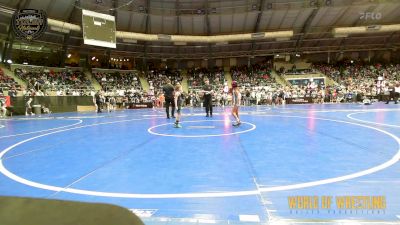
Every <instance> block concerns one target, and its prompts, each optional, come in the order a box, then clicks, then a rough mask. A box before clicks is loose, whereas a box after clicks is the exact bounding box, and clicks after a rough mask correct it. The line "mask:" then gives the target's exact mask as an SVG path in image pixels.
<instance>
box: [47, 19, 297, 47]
mask: <svg viewBox="0 0 400 225" xmlns="http://www.w3.org/2000/svg"><path fill="white" fill-rule="evenodd" d="M48 24H49V26H54V27H59V28H62V29H65V30H71V31H77V32H81V31H82V28H81V26H79V25H75V24H71V23H67V22H64V21H59V20H54V19H48ZM115 33H116V37H117V38H120V39H123V40H124V42H126V40H136V41H137V40H140V41H160V40H161V41H169V42H186V43H218V42H231V41H249V40H253V39H254V38H253V36H254V34H256V36H257V37H259V38H260V39H263V38H264V39H278V40H281V39H284V40H287V39H289V38H291V37H293V30H287V31H272V32H259V33H246V34H228V35H211V36H200V35H198V36H196V35H165V34H144V33H135V32H126V31H116V32H115Z"/></svg>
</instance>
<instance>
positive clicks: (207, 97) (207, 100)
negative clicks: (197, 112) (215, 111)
mask: <svg viewBox="0 0 400 225" xmlns="http://www.w3.org/2000/svg"><path fill="white" fill-rule="evenodd" d="M204 82H205V85H204V86H203V93H204V107H206V114H207V115H206V117H209V116H211V117H212V94H213V90H212V86H211V85H210V81H209V80H208V79H205V80H204Z"/></svg>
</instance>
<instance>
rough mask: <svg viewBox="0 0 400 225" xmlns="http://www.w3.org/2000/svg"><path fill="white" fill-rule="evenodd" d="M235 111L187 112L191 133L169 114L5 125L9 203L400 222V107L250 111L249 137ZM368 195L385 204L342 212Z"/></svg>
mask: <svg viewBox="0 0 400 225" xmlns="http://www.w3.org/2000/svg"><path fill="white" fill-rule="evenodd" d="M229 110H230V108H226V109H223V108H216V109H215V112H214V117H212V118H206V117H205V116H204V112H203V109H201V108H195V109H190V108H189V109H184V110H183V112H184V118H183V123H182V125H183V128H181V129H176V128H173V126H172V123H173V120H167V119H166V118H165V112H164V111H163V110H161V109H145V110H125V111H117V112H112V113H101V114H95V113H66V114H52V115H50V116H47V115H45V116H42V117H38V116H32V117H14V118H12V119H7V120H1V121H0V149H1V153H0V157H1V161H0V172H1V174H0V195H7V196H30V197H40V198H50V199H65V200H78V201H87V202H105V203H112V204H117V205H121V206H124V207H126V208H129V209H131V210H132V211H134V212H136V213H137V214H139V215H140V216H141V217H142V218H143V220H144V221H145V223H146V224H203V223H204V224H206V223H212V224H257V223H263V224H266V223H268V222H269V223H270V224H297V223H301V224H306V223H309V224H319V223H323V224H329V223H332V224H343V223H346V222H349V221H350V222H351V223H352V224H363V223H366V224H399V223H400V198H399V196H400V188H399V186H400V163H399V159H400V151H399V145H400V138H399V136H400V105H394V104H393V103H392V104H390V105H385V104H383V103H377V104H374V105H371V106H364V105H360V104H324V105H286V106H279V107H267V106H259V107H243V108H241V112H242V116H241V117H242V120H243V124H242V125H241V126H240V127H237V128H236V127H232V126H231V122H232V121H230V119H231V118H230V116H229ZM294 196H300V197H299V198H296V199H312V201H310V202H313V201H314V200H315V199H316V202H317V205H316V206H315V205H312V204H310V202H308V203H307V202H306V203H305V204H300V205H296V204H294V203H293V198H291V197H294ZM307 196H312V197H311V198H308V197H307ZM357 196H363V198H364V199H372V198H375V199H380V200H382V199H383V200H382V201H383V203H382V202H380V203H377V206H381V207H377V208H375V209H368V207H367V208H365V207H366V206H367V205H368V204H367V200H365V201H363V202H361V201H358V200H354V201H355V203H354V201H353V200H351V201H353V202H352V203H349V205H347V207H346V206H343V205H342V207H340V206H339V205H340V203H338V201H341V199H343V198H342V197H348V198H353V199H355V198H356V199H357V198H358V199H359V197H357ZM376 196H381V197H380V198H378V197H376ZM328 199H330V200H331V202H332V204H329V203H327V202H329V200H328ZM303 203H304V202H303ZM375 203H376V202H375ZM375 203H374V204H375ZM382 204H383V205H382ZM305 206H309V207H311V208H307V209H302V208H304V207H305ZM355 207H359V209H355Z"/></svg>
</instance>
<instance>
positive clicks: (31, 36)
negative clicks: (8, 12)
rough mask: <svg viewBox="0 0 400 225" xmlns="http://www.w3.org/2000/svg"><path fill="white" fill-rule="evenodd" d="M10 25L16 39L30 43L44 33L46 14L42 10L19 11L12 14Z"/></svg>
mask: <svg viewBox="0 0 400 225" xmlns="http://www.w3.org/2000/svg"><path fill="white" fill-rule="evenodd" d="M11 23H12V27H13V30H14V33H15V35H16V36H17V37H18V38H21V39H25V40H28V41H31V40H35V39H37V38H39V37H40V36H41V35H42V34H43V33H44V32H45V31H46V29H47V14H46V12H45V11H43V10H37V9H21V10H18V11H16V12H15V13H14V15H13V17H12V22H11Z"/></svg>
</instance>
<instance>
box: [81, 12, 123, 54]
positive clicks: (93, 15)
mask: <svg viewBox="0 0 400 225" xmlns="http://www.w3.org/2000/svg"><path fill="white" fill-rule="evenodd" d="M82 28H83V43H84V44H86V45H95V46H101V47H106V48H116V47H117V41H116V37H115V17H114V16H111V15H108V14H102V13H97V12H93V11H89V10H82Z"/></svg>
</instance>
